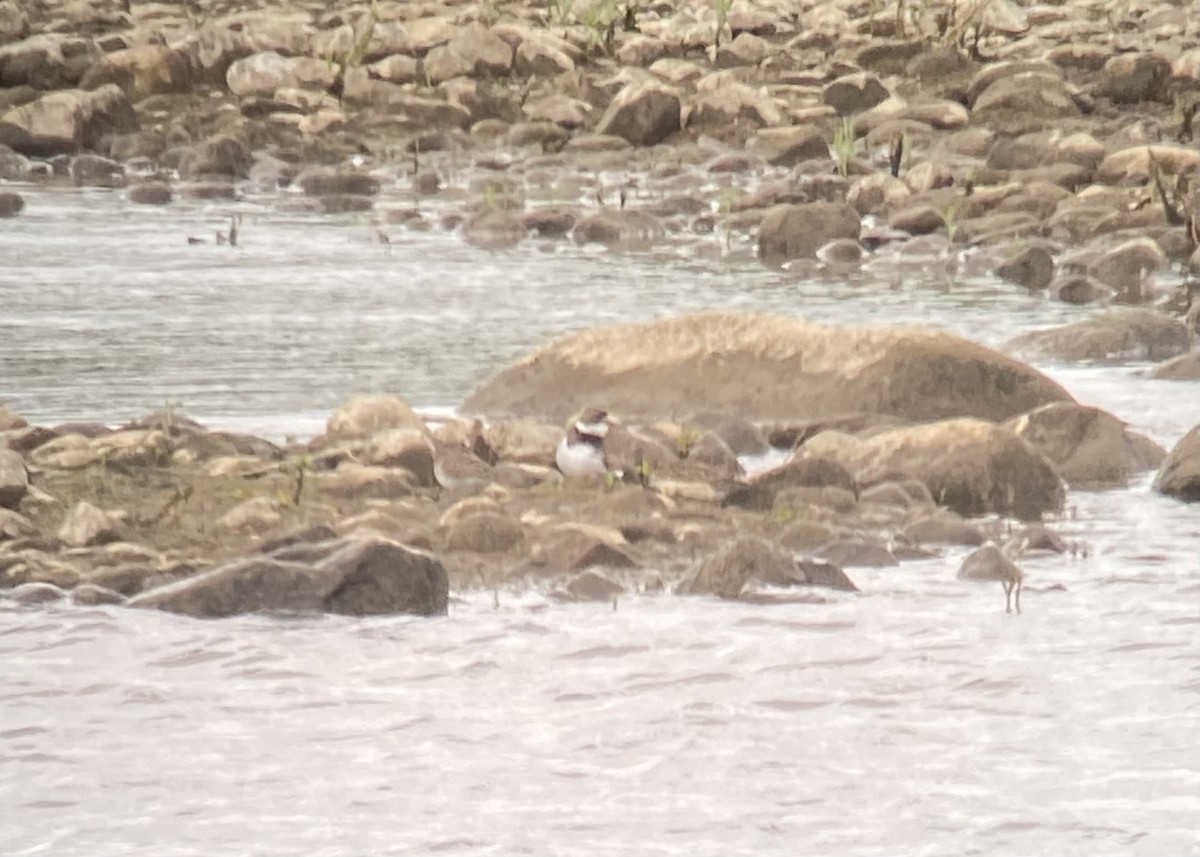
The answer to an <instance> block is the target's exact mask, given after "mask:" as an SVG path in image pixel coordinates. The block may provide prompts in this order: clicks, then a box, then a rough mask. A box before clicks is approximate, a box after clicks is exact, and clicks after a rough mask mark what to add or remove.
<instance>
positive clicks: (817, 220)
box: [758, 202, 862, 267]
mask: <svg viewBox="0 0 1200 857" xmlns="http://www.w3.org/2000/svg"><path fill="white" fill-rule="evenodd" d="M861 230H862V227H861V224H860V223H859V219H858V212H856V211H855V210H854V209H853V208H852V207H851V206H849V205H847V204H845V203H831V202H810V203H807V204H804V205H777V206H775V207H773V208H771V209H768V211H767V212H766V214H764V215H763V218H762V221H761V222H760V223H759V226H758V258H759V259H760V260H762V262H763V264H765V265H769V266H771V267H778V266H780V265H782V264H783V263H784V262H787V261H789V260H791V259H815V258H816V254H817V250H818V249H820V248H821V246H822V245H824V244H827V243H828V242H830V241H834V240H836V239H839V238H849V239H851V240H853V241H857V240H858V238H859V235H860V233H861Z"/></svg>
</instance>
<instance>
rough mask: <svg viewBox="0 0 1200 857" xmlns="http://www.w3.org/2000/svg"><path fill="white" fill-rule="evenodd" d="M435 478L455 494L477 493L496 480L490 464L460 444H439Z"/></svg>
mask: <svg viewBox="0 0 1200 857" xmlns="http://www.w3.org/2000/svg"><path fill="white" fill-rule="evenodd" d="M436 447H437V448H436V452H435V453H434V456H433V478H434V479H436V480H437V484H438V485H440V486H442V487H443V488H445V489H446V490H447V491H452V492H454V493H455V494H475V493H478V492H479V491H482V490H483V489H484V488H486V487H487V486H488V485H490V484H491V483H492V482H493V481H495V471H494V469H493V468H492V466H491V465H490V464H488V463H487V462H486V461H484V460H483V459H481V458H479V457H478V456H476V455H475V454H474V453H472V452H470V451H468V450H467V449H465V448H464V447H461V446H459V445H458V444H441V443H439V444H437V445H436Z"/></svg>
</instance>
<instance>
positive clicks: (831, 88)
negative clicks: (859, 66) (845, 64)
mask: <svg viewBox="0 0 1200 857" xmlns="http://www.w3.org/2000/svg"><path fill="white" fill-rule="evenodd" d="M888 95H889V93H888V91H887V87H885V86H884V85H883V84H882V83H880V81H879V78H878V77H876V76H875V75H873V74H868V73H866V72H856V73H854V74H846V75H842V76H841V77H839V78H838V79H837V80H835V81H833V82H832V83H829V84H826V86H825V89H824V90H823V91H822V92H821V100H822V101H823V102H824V103H825V104H828V105H829V106H830V107H832V108H833V109H834V110H835V111H837V114H838V115H839V116H854V115H856V114H858V113H863V112H865V111H867V110H870V109H871V108H872V107H874V106H875V105H876V104H878V103H879V102H881V101H883V100H884V99H885V98H887V97H888Z"/></svg>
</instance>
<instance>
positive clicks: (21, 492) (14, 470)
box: [0, 447, 29, 509]
mask: <svg viewBox="0 0 1200 857" xmlns="http://www.w3.org/2000/svg"><path fill="white" fill-rule="evenodd" d="M28 490H29V471H28V470H27V469H26V468H25V459H23V458H22V457H21V456H20V454H19V453H16V452H13V451H12V450H11V449H6V448H3V447H0V508H4V509H15V508H17V506H19V505H20V503H21V498H22V497H24V496H25V492H26V491H28Z"/></svg>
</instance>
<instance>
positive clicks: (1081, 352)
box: [1007, 307, 1188, 363]
mask: <svg viewBox="0 0 1200 857" xmlns="http://www.w3.org/2000/svg"><path fill="white" fill-rule="evenodd" d="M1007 347H1008V348H1009V349H1011V350H1013V351H1016V352H1018V353H1020V354H1024V355H1026V356H1029V357H1038V358H1042V359H1047V358H1048V359H1053V360H1072V361H1081V360H1088V361H1093V362H1098V363H1122V362H1126V361H1131V360H1136V361H1142V360H1152V361H1158V360H1166V359H1167V358H1169V357H1175V356H1176V355H1179V354H1183V353H1184V352H1186V351H1187V350H1188V333H1187V327H1186V326H1185V325H1184V324H1183V322H1182V321H1180V320H1179V319H1176V318H1171V317H1170V316H1166V315H1163V314H1162V313H1160V312H1157V311H1155V310H1151V309H1140V308H1124V307H1123V308H1118V309H1110V310H1107V311H1105V312H1104V313H1101V314H1100V315H1096V316H1093V317H1091V318H1087V319H1084V320H1082V321H1077V322H1074V323H1073V324H1067V325H1063V326H1062V327H1052V328H1049V329H1048V330H1032V331H1029V332H1028V333H1023V334H1021V335H1020V336H1018V337H1016V338H1015V339H1012V340H1011V341H1010V342H1009V343H1008V345H1007Z"/></svg>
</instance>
